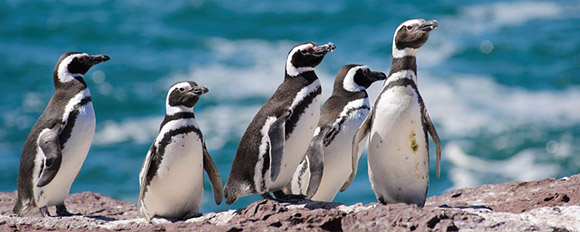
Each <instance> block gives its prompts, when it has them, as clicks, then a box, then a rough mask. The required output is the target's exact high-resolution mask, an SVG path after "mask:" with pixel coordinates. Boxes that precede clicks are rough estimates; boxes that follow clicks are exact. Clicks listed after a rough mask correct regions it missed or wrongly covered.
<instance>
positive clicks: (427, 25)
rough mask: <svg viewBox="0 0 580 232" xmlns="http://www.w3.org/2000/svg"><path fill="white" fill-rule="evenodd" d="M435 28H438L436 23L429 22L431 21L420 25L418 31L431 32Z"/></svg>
mask: <svg viewBox="0 0 580 232" xmlns="http://www.w3.org/2000/svg"><path fill="white" fill-rule="evenodd" d="M437 26H439V23H437V20H431V21H427V22H424V23H423V24H421V26H419V30H421V31H427V32H429V31H432V30H433V29H435V28H436V27H437Z"/></svg>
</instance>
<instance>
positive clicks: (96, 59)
mask: <svg viewBox="0 0 580 232" xmlns="http://www.w3.org/2000/svg"><path fill="white" fill-rule="evenodd" d="M110 59H111V58H109V56H107V55H91V56H90V58H89V64H90V65H95V64H99V63H103V62H105V61H107V60H110Z"/></svg>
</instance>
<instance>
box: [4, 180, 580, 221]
mask: <svg viewBox="0 0 580 232" xmlns="http://www.w3.org/2000/svg"><path fill="white" fill-rule="evenodd" d="M579 188H580V175H576V176H572V177H570V178H563V179H553V178H550V179H545V180H540V181H529V182H521V181H514V182H507V183H502V184H497V185H484V186H481V187H478V188H466V189H458V190H453V191H451V192H448V193H445V194H443V195H441V196H434V197H431V198H429V199H427V204H426V205H425V207H423V208H419V207H417V206H415V205H406V204H391V205H382V204H379V203H371V204H368V205H364V206H363V205H362V204H360V203H359V204H356V205H352V206H345V205H342V204H340V203H325V202H313V201H309V200H303V199H293V200H289V201H286V202H278V201H274V200H261V201H257V202H254V203H252V204H250V205H249V206H248V207H246V208H243V209H238V210H230V211H226V212H217V213H208V214H205V215H203V216H202V217H200V218H195V219H190V220H188V221H178V222H169V221H167V220H163V219H154V220H153V222H154V223H152V224H149V223H146V222H145V220H143V219H141V218H139V217H138V214H137V207H136V206H135V205H134V204H130V203H125V202H121V201H117V200H114V199H111V198H109V197H105V196H102V195H99V194H96V193H89V192H84V193H78V194H71V195H70V196H69V197H68V199H67V201H66V203H67V206H68V208H69V210H70V211H71V212H73V213H80V214H81V215H79V216H72V217H46V218H43V217H40V215H34V216H31V217H17V216H15V215H12V213H11V210H12V206H13V205H14V200H15V199H16V194H15V192H12V193H0V231H106V230H116V231H263V230H268V231H288V230H290V231H296V230H306V231H340V230H345V231H457V230H472V231H473V230H475V231H481V230H486V231H506V230H507V231H580V206H579V205H580V191H579V190H580V189H579ZM51 210H54V209H51Z"/></svg>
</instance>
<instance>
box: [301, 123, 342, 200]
mask: <svg viewBox="0 0 580 232" xmlns="http://www.w3.org/2000/svg"><path fill="white" fill-rule="evenodd" d="M318 129H319V130H320V131H319V132H318V134H317V135H316V136H314V137H313V138H312V141H310V146H309V147H308V150H306V158H308V161H309V170H310V181H309V182H308V191H307V192H306V196H307V197H308V198H312V196H314V194H315V193H316V191H318V187H319V186H320V181H321V180H322V172H323V171H324V145H325V144H328V142H330V136H331V135H332V134H334V133H336V132H335V131H336V130H335V128H333V127H332V126H329V125H324V126H322V127H319V128H318Z"/></svg>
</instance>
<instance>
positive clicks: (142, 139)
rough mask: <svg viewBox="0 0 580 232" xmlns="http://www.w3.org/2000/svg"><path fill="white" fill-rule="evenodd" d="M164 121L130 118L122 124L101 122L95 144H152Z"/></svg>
mask: <svg viewBox="0 0 580 232" xmlns="http://www.w3.org/2000/svg"><path fill="white" fill-rule="evenodd" d="M161 121H163V116H161V117H144V118H128V119H124V120H123V121H121V122H117V121H113V120H109V121H104V122H101V123H100V125H101V126H99V128H98V129H97V132H96V133H95V138H94V140H93V144H95V145H108V144H116V143H121V142H127V141H132V142H135V143H138V144H147V143H152V142H153V139H155V136H157V132H158V131H159V125H160V124H161Z"/></svg>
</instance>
